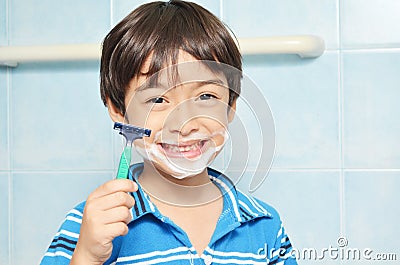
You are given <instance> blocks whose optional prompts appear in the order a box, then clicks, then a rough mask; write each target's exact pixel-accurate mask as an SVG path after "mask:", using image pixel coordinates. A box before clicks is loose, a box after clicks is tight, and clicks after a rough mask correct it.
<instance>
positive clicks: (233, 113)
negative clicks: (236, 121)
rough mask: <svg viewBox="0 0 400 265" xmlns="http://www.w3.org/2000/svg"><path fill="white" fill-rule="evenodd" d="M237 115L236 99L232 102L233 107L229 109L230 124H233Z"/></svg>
mask: <svg viewBox="0 0 400 265" xmlns="http://www.w3.org/2000/svg"><path fill="white" fill-rule="evenodd" d="M235 113H236V99H235V100H234V101H233V102H232V104H231V106H230V107H229V109H228V122H229V123H231V122H232V121H233V118H235Z"/></svg>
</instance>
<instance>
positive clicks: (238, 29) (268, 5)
mask: <svg viewBox="0 0 400 265" xmlns="http://www.w3.org/2000/svg"><path fill="white" fill-rule="evenodd" d="M223 3H224V7H223V8H224V9H223V13H224V15H223V16H224V20H225V21H226V22H227V24H228V25H229V26H230V27H231V28H232V29H233V31H234V32H235V33H236V34H237V36H238V37H265V36H278V35H300V34H313V35H318V36H321V37H322V38H323V39H325V42H326V45H327V47H328V48H330V49H334V48H337V47H338V41H337V35H338V29H337V1H331V0H325V1H310V0H299V1H296V3H293V1H291V0H281V1H273V0H253V1H251V2H250V1H249V2H243V1H224V2H223Z"/></svg>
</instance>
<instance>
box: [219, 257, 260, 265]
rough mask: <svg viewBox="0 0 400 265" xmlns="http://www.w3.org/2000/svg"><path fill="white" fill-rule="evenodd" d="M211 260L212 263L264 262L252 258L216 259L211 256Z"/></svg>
mask: <svg viewBox="0 0 400 265" xmlns="http://www.w3.org/2000/svg"><path fill="white" fill-rule="evenodd" d="M212 262H213V263H214V262H215V263H222V264H260V265H261V264H263V265H265V264H266V260H265V259H264V260H263V261H254V260H240V259H218V258H213V259H212Z"/></svg>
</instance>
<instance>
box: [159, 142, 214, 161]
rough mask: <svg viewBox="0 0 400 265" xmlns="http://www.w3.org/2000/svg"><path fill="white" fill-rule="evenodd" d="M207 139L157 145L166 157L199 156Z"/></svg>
mask: <svg viewBox="0 0 400 265" xmlns="http://www.w3.org/2000/svg"><path fill="white" fill-rule="evenodd" d="M207 142H208V140H197V141H190V142H183V143H178V144H169V143H168V144H167V143H160V144H158V146H159V147H160V148H161V149H162V151H163V152H164V154H165V155H166V156H168V157H174V158H175V157H185V158H195V157H198V156H200V155H201V154H202V153H203V152H204V149H205V146H206V143H207Z"/></svg>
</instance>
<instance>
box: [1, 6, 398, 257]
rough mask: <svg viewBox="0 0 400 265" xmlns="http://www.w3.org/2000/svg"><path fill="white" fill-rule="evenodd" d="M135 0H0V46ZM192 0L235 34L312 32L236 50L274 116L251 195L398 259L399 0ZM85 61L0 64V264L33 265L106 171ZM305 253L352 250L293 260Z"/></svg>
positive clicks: (324, 244) (70, 30) (91, 67)
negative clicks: (306, 39)
mask: <svg viewBox="0 0 400 265" xmlns="http://www.w3.org/2000/svg"><path fill="white" fill-rule="evenodd" d="M142 2H143V1H132V0H130V1H128V0H100V1H99V0H96V1H94V0H90V1H50V0H45V1H39V2H38V1H36V2H32V1H27V0H0V45H33V44H62V43H81V42H100V41H101V39H102V38H103V36H104V35H105V34H106V33H107V32H108V30H109V29H110V27H111V26H112V25H115V23H117V22H118V21H119V20H120V19H121V18H122V17H124V16H125V15H126V14H127V13H128V12H130V10H131V9H132V8H134V7H136V6H138V5H139V4H140V3H142ZM196 2H198V3H200V4H202V5H203V6H205V7H207V8H208V9H210V10H211V11H212V12H213V13H214V14H216V15H218V16H219V17H221V18H222V19H223V20H224V21H225V22H226V23H227V24H228V25H229V26H230V27H231V28H232V29H233V31H234V32H235V33H236V34H237V36H238V37H248V36H271V35H297V34H315V35H319V36H321V37H323V38H324V39H325V41H326V45H327V51H326V52H325V53H324V55H322V56H321V57H319V58H317V59H300V58H298V57H296V56H289V55H274V56H265V55H263V56H261V55H260V56H245V57H244V64H245V67H244V71H245V74H247V75H248V76H249V77H250V78H251V79H252V80H254V82H255V83H256V84H257V85H258V87H259V88H260V89H261V91H262V93H263V94H264V96H265V98H266V99H267V100H268V102H269V105H270V107H271V109H272V112H273V114H274V117H275V126H276V150H275V159H274V162H273V165H272V169H271V171H270V174H269V175H268V177H267V179H266V180H265V182H264V183H263V185H262V186H261V187H260V188H259V189H258V190H257V191H256V192H255V196H257V197H259V198H261V199H263V200H265V201H267V202H269V203H270V204H272V205H273V206H275V207H276V208H277V209H278V211H279V212H280V213H281V216H282V219H283V221H284V224H285V225H286V229H287V231H288V233H289V234H290V236H291V239H292V241H293V244H294V245H295V247H297V248H300V249H301V248H305V247H308V248H311V247H314V248H316V249H317V250H321V249H323V248H328V247H329V246H330V245H332V246H334V247H335V246H337V243H336V241H337V239H338V237H340V236H345V237H346V238H347V240H348V242H349V247H352V248H360V249H363V248H366V247H369V248H371V249H373V250H374V251H375V252H396V251H397V254H398V257H397V259H400V252H399V249H400V233H399V232H400V230H399V228H398V227H397V223H398V221H397V218H399V217H400V216H399V213H400V211H399V210H400V207H399V203H398V202H399V201H400V195H399V193H398V192H397V189H398V187H400V137H399V135H400V133H399V132H400V119H399V118H398V117H399V115H400V104H398V98H400V74H399V72H400V16H399V15H398V10H400V2H399V1H396V0H382V1H373V0H321V1H311V0H296V1H294V0H281V1H272V0H252V1H236V0H220V1H217V0H202V1H196ZM98 71H99V69H98V63H82V62H81V63H79V62H76V63H67V64H66V63H49V64H34V63H32V64H25V65H20V66H18V67H17V68H8V69H7V68H4V67H3V68H0V209H1V210H0V211H1V212H0V235H1V236H0V264H5V265H11V264H12V265H20V264H21V265H22V264H36V263H37V262H38V261H39V259H40V257H41V256H42V255H43V254H44V252H45V250H46V248H47V246H48V244H49V243H50V240H51V237H52V236H53V235H54V233H55V232H56V230H57V227H58V225H59V223H60V222H61V221H62V220H63V218H64V215H65V213H66V212H67V211H68V210H69V209H70V208H71V207H73V206H74V205H75V204H76V203H78V202H79V201H81V200H84V199H85V198H86V196H87V195H88V194H89V193H90V191H92V190H93V189H94V188H95V187H97V186H98V185H99V184H100V183H102V182H104V181H106V180H108V179H111V178H112V177H113V175H114V172H115V168H116V163H117V160H118V157H119V154H120V152H121V139H120V138H119V137H118V136H115V133H114V132H113V131H112V130H111V125H112V123H111V121H110V119H109V118H108V114H107V111H106V109H105V108H104V107H103V106H102V103H101V101H100V96H99V92H98V87H99V81H98V79H99V78H98V75H99V74H98ZM239 111H240V108H239ZM251 129H252V128H250V130H249V131H251ZM240 144H241V143H240V142H239V143H235V145H236V146H235V148H236V150H238V149H239V150H240V149H241V148H246V146H243V147H240ZM223 163H224V159H220V160H218V163H217V164H218V165H217V166H222V167H223V166H224V165H223ZM252 170H254V167H253V166H252V164H251V163H249V168H248V171H247V172H246V174H245V176H244V178H243V180H242V181H241V182H239V184H238V186H239V187H241V188H242V189H244V190H246V189H247V185H248V182H249V178H250V177H248V178H246V176H250V175H251V173H252ZM230 174H231V175H232V176H234V175H235V174H238V172H230ZM315 263H317V264H365V261H353V260H351V261H340V259H337V260H331V259H328V258H326V259H324V260H323V261H319V262H318V261H315V260H304V261H301V262H300V264H315ZM375 264H396V262H387V263H384V262H382V261H379V262H376V263H375Z"/></svg>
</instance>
